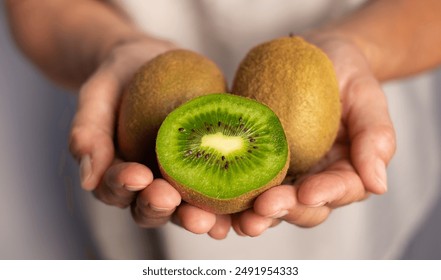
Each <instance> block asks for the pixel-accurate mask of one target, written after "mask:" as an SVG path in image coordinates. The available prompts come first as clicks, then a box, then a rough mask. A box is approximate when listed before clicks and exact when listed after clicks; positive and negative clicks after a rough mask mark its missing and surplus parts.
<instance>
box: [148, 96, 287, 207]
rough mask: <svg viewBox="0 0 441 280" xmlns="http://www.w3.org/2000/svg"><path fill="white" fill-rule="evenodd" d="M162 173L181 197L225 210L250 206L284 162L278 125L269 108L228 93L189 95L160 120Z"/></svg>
mask: <svg viewBox="0 0 441 280" xmlns="http://www.w3.org/2000/svg"><path fill="white" fill-rule="evenodd" d="M156 153H157V159H158V163H159V167H160V170H161V173H162V175H163V176H164V178H165V179H166V180H168V181H169V182H170V183H171V184H172V185H173V186H174V187H175V188H176V189H177V190H178V191H179V192H180V194H181V196H182V198H183V200H184V201H187V202H188V203H190V204H192V205H195V206H197V207H200V208H202V209H204V210H207V211H210V212H213V213H216V214H227V213H235V212H239V211H242V210H245V209H247V208H249V207H251V206H252V202H253V200H254V198H255V197H256V196H257V195H259V194H260V193H262V192H263V191H265V190H267V189H269V188H271V187H273V186H275V185H278V184H280V183H281V182H282V181H283V179H284V178H285V175H286V172H287V169H288V166H289V149H288V144H287V140H286V136H285V133H284V130H283V128H282V125H281V123H280V121H279V119H278V118H277V116H276V115H275V114H274V112H273V111H271V109H269V107H267V106H266V105H263V104H261V103H259V102H257V101H254V100H251V99H248V98H245V97H240V96H235V95H232V94H210V95H205V96H202V97H197V98H194V99H192V100H190V101H188V102H186V103H184V104H183V105H181V106H180V107H178V108H177V109H175V110H174V111H172V112H171V113H170V114H169V115H168V116H167V117H166V118H165V120H164V122H163V123H162V125H161V127H160V128H159V131H158V136H157V139H156Z"/></svg>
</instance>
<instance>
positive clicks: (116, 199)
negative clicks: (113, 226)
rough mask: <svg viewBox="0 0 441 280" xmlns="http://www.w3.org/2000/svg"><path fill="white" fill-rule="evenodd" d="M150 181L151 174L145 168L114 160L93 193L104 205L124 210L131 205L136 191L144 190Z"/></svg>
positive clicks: (151, 178)
mask: <svg viewBox="0 0 441 280" xmlns="http://www.w3.org/2000/svg"><path fill="white" fill-rule="evenodd" d="M152 181H153V175H152V172H151V171H150V169H148V168H147V167H146V166H144V165H142V164H139V163H134V162H130V163H129V162H122V161H119V160H115V161H114V165H113V166H111V167H110V168H109V169H108V170H107V171H106V173H105V175H104V179H103V180H102V181H101V182H100V183H99V185H98V187H97V188H95V190H94V191H93V192H94V194H95V196H96V197H97V198H98V199H100V200H101V201H103V202H105V203H106V204H109V205H114V206H118V207H121V208H125V207H127V206H129V205H130V204H131V203H132V201H133V199H134V198H135V195H136V191H139V190H142V189H144V188H145V187H146V186H147V185H149V184H150V183H151V182H152Z"/></svg>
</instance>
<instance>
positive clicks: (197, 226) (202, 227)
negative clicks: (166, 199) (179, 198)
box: [176, 203, 216, 234]
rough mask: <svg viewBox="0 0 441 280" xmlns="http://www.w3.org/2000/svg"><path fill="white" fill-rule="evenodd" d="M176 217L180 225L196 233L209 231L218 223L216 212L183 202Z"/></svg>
mask: <svg viewBox="0 0 441 280" xmlns="http://www.w3.org/2000/svg"><path fill="white" fill-rule="evenodd" d="M176 218H177V221H176V223H177V224H178V225H180V226H182V227H183V228H185V229H186V230H188V231H190V232H192V233H196V234H203V233H208V232H209V231H210V230H211V229H212V228H213V227H214V225H215V223H216V215H215V214H213V213H210V212H207V211H204V210H202V209H200V208H198V207H196V206H193V205H190V204H188V203H183V204H182V205H181V206H179V207H178V209H177V211H176Z"/></svg>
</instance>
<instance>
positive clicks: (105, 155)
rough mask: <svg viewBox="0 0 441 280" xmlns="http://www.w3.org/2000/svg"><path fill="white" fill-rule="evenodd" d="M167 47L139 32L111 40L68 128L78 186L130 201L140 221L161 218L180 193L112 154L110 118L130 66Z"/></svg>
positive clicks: (121, 202) (113, 200)
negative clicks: (77, 165)
mask: <svg viewBox="0 0 441 280" xmlns="http://www.w3.org/2000/svg"><path fill="white" fill-rule="evenodd" d="M173 48H175V46H174V45H172V44H171V43H168V42H165V41H159V40H153V39H150V38H144V37H140V38H135V39H132V40H127V41H124V42H121V43H119V44H117V45H115V46H114V47H113V48H112V49H111V50H110V51H109V52H108V55H106V56H105V58H103V60H102V63H101V65H100V66H99V67H98V68H97V70H96V71H95V73H94V74H93V75H92V76H91V77H90V78H89V79H88V80H87V81H86V83H85V84H84V85H83V86H82V87H81V89H80V92H79V96H78V109H77V112H76V114H75V116H74V120H73V123H72V128H71V134H70V150H71V153H72V154H73V156H74V157H75V158H76V159H77V160H78V161H79V162H80V179H81V185H82V187H83V188H84V189H85V190H89V191H92V192H93V193H94V195H95V196H96V197H97V198H98V199H99V200H101V201H103V202H104V203H107V204H109V205H114V206H117V207H121V208H125V207H128V206H129V205H132V208H133V209H132V213H133V216H134V218H135V220H136V221H137V222H138V223H139V224H140V225H143V226H157V225H159V224H163V223H165V222H167V221H168V220H169V219H170V215H171V213H172V212H173V210H174V209H175V208H176V206H177V205H179V204H180V202H181V197H180V195H179V194H178V193H177V192H176V190H175V189H174V188H173V187H171V186H170V185H169V184H167V183H166V182H164V181H163V180H160V179H154V178H153V175H152V172H151V171H150V169H149V168H148V167H147V166H145V165H143V164H140V163H135V162H124V161H123V160H122V159H121V158H119V157H118V155H117V152H116V149H115V146H114V132H115V123H116V119H117V112H118V106H119V102H120V97H121V94H122V92H123V88H124V86H125V85H126V84H127V83H128V82H129V80H130V79H131V78H132V76H133V75H134V73H135V71H136V70H137V69H138V68H139V67H140V66H141V65H142V64H143V63H145V62H147V61H149V60H150V59H152V58H154V57H155V56H157V55H159V54H161V53H163V52H166V51H168V50H170V49H173ZM138 194H139V195H138ZM137 196H138V197H139V198H138V199H137V198H136V197H137ZM135 199H136V201H135ZM134 201H135V203H133V202H134Z"/></svg>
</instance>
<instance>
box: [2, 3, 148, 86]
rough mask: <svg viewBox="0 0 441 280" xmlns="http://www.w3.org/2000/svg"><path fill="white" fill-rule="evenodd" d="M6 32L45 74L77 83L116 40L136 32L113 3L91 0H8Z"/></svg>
mask: <svg viewBox="0 0 441 280" xmlns="http://www.w3.org/2000/svg"><path fill="white" fill-rule="evenodd" d="M6 7H7V10H8V15H9V22H10V26H11V31H12V34H13V36H14V37H15V39H16V42H17V44H18V45H19V47H20V48H21V49H22V50H23V52H24V53H25V54H26V55H27V56H28V57H29V58H30V59H31V60H32V61H33V62H34V63H35V64H36V65H37V66H39V67H40V68H41V69H42V70H43V72H45V73H46V74H47V75H48V76H49V77H50V78H52V79H53V80H55V81H56V82H59V83H61V84H63V85H65V86H69V87H74V88H77V87H79V86H80V85H81V84H82V83H83V82H84V81H85V80H86V79H87V77H88V76H89V75H90V74H91V73H92V72H93V71H94V70H95V68H96V67H97V66H98V65H99V63H100V61H101V60H102V59H103V56H105V55H106V52H108V51H109V49H110V48H111V47H112V46H113V45H115V44H119V42H121V41H124V40H133V39H135V38H137V37H141V36H143V35H141V33H140V32H139V31H138V30H137V29H136V28H135V27H134V26H133V25H132V24H131V23H130V22H129V21H128V20H126V19H125V18H124V17H123V16H121V15H120V14H118V12H116V11H115V10H113V8H111V7H109V6H107V5H106V4H103V3H101V2H99V1H93V0H75V1H71V0H59V1H50V0H21V1H16V0H8V1H6Z"/></svg>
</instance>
